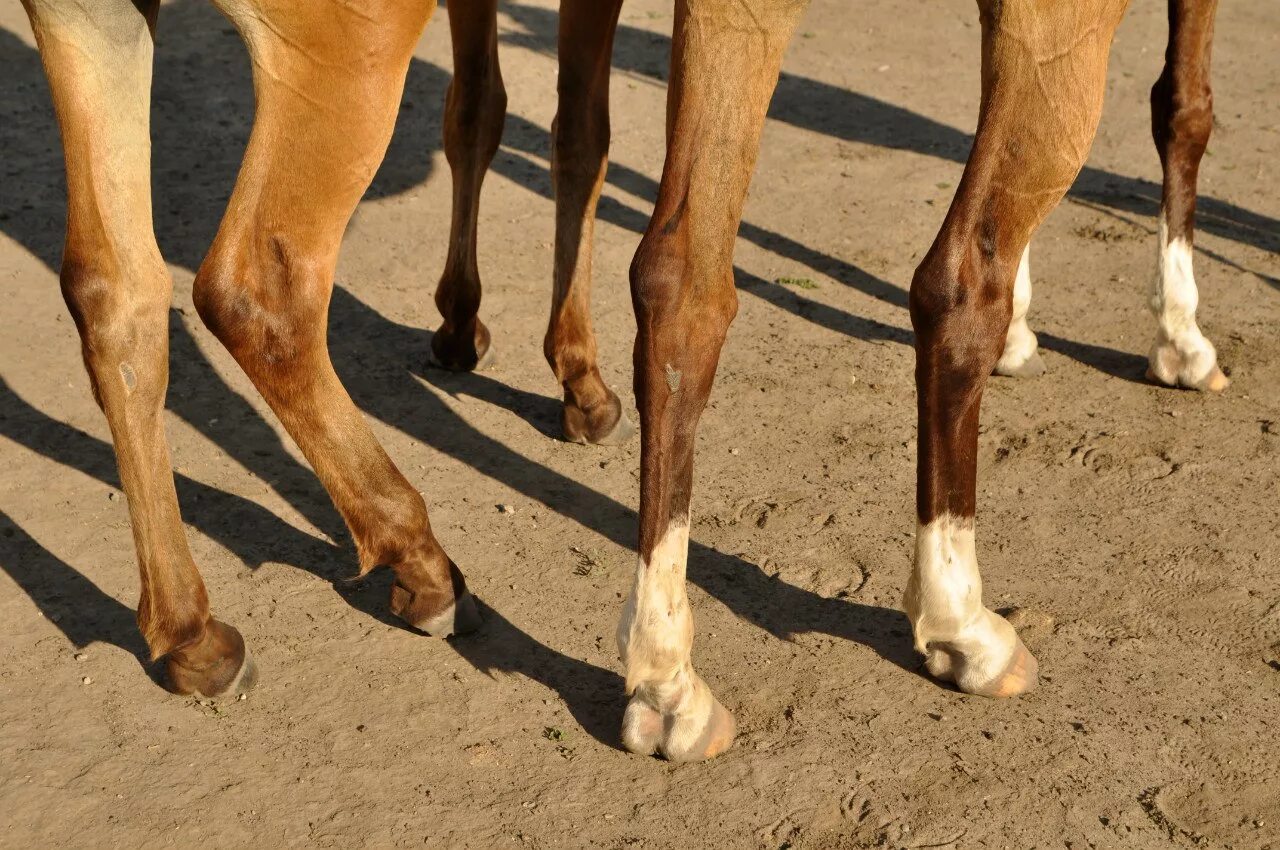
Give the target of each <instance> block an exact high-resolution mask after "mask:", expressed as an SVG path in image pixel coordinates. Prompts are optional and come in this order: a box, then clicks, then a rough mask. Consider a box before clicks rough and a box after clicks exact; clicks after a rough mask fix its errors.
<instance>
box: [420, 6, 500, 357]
mask: <svg viewBox="0 0 1280 850" xmlns="http://www.w3.org/2000/svg"><path fill="white" fill-rule="evenodd" d="M449 31H450V33H451V34H452V37H453V80H452V82H450V83H449V92H448V94H447V95H446V96H445V110H444V152H445V156H446V157H447V158H448V160H449V168H450V170H451V171H452V173H453V221H452V224H451V226H450V229H449V256H448V259H447V260H445V264H444V273H443V274H442V275H441V276H440V284H439V286H437V287H436V307H437V308H438V309H439V310H440V315H441V317H442V318H443V319H444V321H443V323H442V324H441V325H440V328H439V330H437V331H436V332H435V335H434V336H433V337H432V338H431V362H432V363H433V364H434V365H436V366H440V367H442V368H445V369H452V370H455V371H467V370H472V369H483V368H484V367H485V366H488V365H489V364H490V363H491V362H492V361H493V349H492V348H491V347H490V338H489V329H488V328H486V327H485V326H484V323H483V322H481V321H480V319H479V317H478V316H477V315H476V314H477V313H478V312H479V310H480V269H479V266H478V264H477V261H476V226H477V220H478V218H479V215H480V187H481V184H483V183H484V176H485V173H486V172H487V171H488V170H489V163H490V162H492V161H493V155H494V154H495V153H496V152H497V150H498V143H499V142H501V141H502V125H503V123H504V122H505V120H506V116H507V91H506V89H505V88H503V85H502V71H501V69H500V68H499V67H498V22H497V0H468V2H464V3H451V4H450V5H449Z"/></svg>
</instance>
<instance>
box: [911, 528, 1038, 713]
mask: <svg viewBox="0 0 1280 850" xmlns="http://www.w3.org/2000/svg"><path fill="white" fill-rule="evenodd" d="M903 605H904V607H905V608H906V611H907V617H908V619H910V620H911V625H912V629H913V631H914V633H915V645H916V650H917V651H919V652H920V653H921V654H922V655H924V656H925V657H926V661H925V664H926V666H927V668H928V669H929V672H930V673H931V674H933V675H934V676H936V677H938V678H939V679H942V680H944V681H953V682H955V684H956V686H957V687H958V688H960V690H962V691H965V692H966V693H971V694H980V695H983V696H1012V695H1014V694H1017V693H1022V692H1024V691H1027V690H1030V689H1031V688H1033V687H1035V684H1036V679H1037V668H1036V662H1035V659H1034V658H1033V657H1032V656H1031V653H1029V652H1027V649H1026V647H1025V646H1023V644H1022V641H1021V640H1020V639H1019V638H1018V634H1017V632H1016V631H1014V628H1013V626H1011V625H1010V624H1009V622H1008V621H1007V620H1005V619H1004V618H1003V617H1001V616H999V615H998V614H996V613H994V612H993V611H990V610H989V609H987V608H985V607H984V606H983V605H982V577H981V576H980V575H979V573H978V565H977V558H976V554H975V544H974V528H973V520H971V519H963V518H956V517H951V516H947V515H944V516H942V517H939V518H938V519H936V520H934V521H933V522H931V523H929V524H928V525H925V526H922V527H921V528H920V529H919V530H918V531H917V535H916V562H915V568H914V569H913V571H912V574H911V580H910V581H909V582H908V583H907V591H906V594H905V596H904V598H903Z"/></svg>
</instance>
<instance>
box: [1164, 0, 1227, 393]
mask: <svg viewBox="0 0 1280 850" xmlns="http://www.w3.org/2000/svg"><path fill="white" fill-rule="evenodd" d="M1217 9H1218V3H1217V0H1169V47H1168V49H1167V50H1166V52H1165V64H1164V71H1163V72H1162V73H1161V74H1160V79H1159V80H1157V81H1156V84H1155V85H1154V86H1152V88H1151V134H1152V136H1153V137H1154V138H1155V142H1156V150H1157V151H1158V152H1159V154H1160V165H1161V167H1162V168H1163V169H1164V190H1163V193H1162V195H1161V199H1160V237H1159V238H1160V246H1159V248H1160V253H1159V255H1158V262H1157V265H1156V274H1155V276H1154V277H1153V278H1152V282H1151V298H1150V301H1149V305H1150V307H1151V312H1152V313H1153V314H1155V317H1156V338H1155V342H1154V343H1153V344H1152V346H1151V355H1150V358H1149V359H1150V367H1149V368H1148V370H1147V378H1148V379H1149V380H1152V381H1159V382H1160V383H1162V384H1167V385H1169V386H1184V387H1189V388H1191V389H1198V390H1210V391H1212V392H1221V391H1222V390H1224V389H1226V388H1227V385H1228V384H1229V383H1230V381H1229V380H1227V376H1226V375H1224V374H1223V373H1222V370H1221V369H1220V368H1218V354H1217V352H1216V351H1215V350H1214V348H1213V343H1211V342H1209V340H1208V339H1206V338H1205V335H1204V334H1202V333H1201V332H1200V328H1199V326H1198V325H1196V307H1197V306H1198V304H1199V302H1200V294H1199V292H1198V291H1197V290H1196V278H1195V274H1194V272H1193V271H1192V247H1191V246H1192V241H1193V238H1194V235H1195V232H1194V231H1195V217H1196V176H1197V174H1198V173H1199V171H1200V158H1201V157H1202V156H1203V155H1204V149H1205V146H1206V145H1208V143H1209V133H1210V132H1211V131H1212V130H1213V92H1212V91H1211V89H1210V87H1209V54H1210V51H1211V49H1212V47H1213V17H1214V13H1215V12H1216V11H1217Z"/></svg>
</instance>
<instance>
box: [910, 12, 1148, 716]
mask: <svg viewBox="0 0 1280 850" xmlns="http://www.w3.org/2000/svg"><path fill="white" fill-rule="evenodd" d="M1126 5H1127V0H1090V2H1083V3H1078V4H1077V3H1035V4H1033V3H1001V2H998V0H980V2H979V7H980V10H981V18H982V107H981V112H980V115H979V119H978V133H977V136H976V138H975V139H974V143H973V150H972V152H971V153H970V155H969V162H968V164H967V165H966V166H965V171H964V177H963V179H962V180H961V182H960V187H959V189H958V190H957V192H956V197H955V200H954V201H953V202H952V204H951V208H950V210H949V211H948V212H947V217H946V219H945V221H944V222H943V225H942V229H941V232H940V233H939V234H938V237H937V239H936V240H935V241H934V243H933V247H932V248H930V249H929V252H928V254H927V255H926V256H925V258H924V260H923V261H922V262H921V264H920V266H919V268H917V269H916V273H915V277H914V280H913V281H912V284H911V302H910V303H911V322H912V325H913V326H914V328H915V331H916V385H917V388H918V393H919V398H918V401H919V415H920V425H919V464H918V467H917V493H916V500H917V502H916V507H917V511H918V519H919V523H920V525H919V529H918V532H917V537H916V554H915V568H914V570H913V572H912V575H911V579H910V581H909V582H908V585H907V591H906V596H905V600H904V604H905V607H906V610H907V616H908V617H909V618H910V620H911V623H912V626H913V628H914V631H915V641H916V648H917V649H918V650H919V651H920V652H922V653H924V654H925V655H926V656H927V665H928V668H929V671H930V672H931V673H933V675H935V676H937V677H939V678H941V679H947V680H952V681H954V682H955V683H956V685H957V686H958V687H959V688H960V689H961V690H964V691H967V692H969V693H975V694H984V695H988V696H1011V695H1013V694H1017V693H1020V692H1022V691H1025V690H1028V689H1030V688H1032V687H1034V686H1035V684H1036V681H1037V670H1036V662H1035V659H1034V658H1032V656H1031V654H1030V653H1028V652H1027V650H1026V647H1024V646H1023V645H1022V642H1021V640H1020V639H1019V638H1018V636H1017V634H1016V633H1015V632H1014V630H1013V627H1012V626H1010V625H1009V623H1008V622H1007V621H1005V620H1004V619H1003V618H1001V617H999V616H997V615H996V614H995V613H993V612H992V611H990V610H988V609H987V608H985V607H983V604H982V579H981V576H980V575H979V574H978V565H977V560H976V555H975V543H974V513H975V507H976V476H977V439H978V411H979V407H980V405H981V401H982V390H983V386H984V384H985V383H986V379H987V376H988V375H990V374H991V371H992V367H993V366H994V365H995V363H996V361H997V360H998V359H999V357H1000V355H1001V350H1002V348H1003V347H1004V344H1005V338H1006V334H1007V331H1008V328H1009V321H1010V318H1011V316H1012V313H1013V297H1014V295H1013V293H1014V279H1015V276H1016V273H1017V269H1018V265H1019V262H1020V258H1022V257H1023V254H1024V250H1025V249H1026V246H1027V243H1028V241H1029V240H1030V238H1031V233H1032V232H1033V231H1034V230H1035V228H1036V227H1037V225H1039V223H1040V222H1041V221H1043V219H1044V217H1045V216H1046V215H1047V214H1048V213H1049V211H1050V210H1051V209H1053V207H1054V206H1055V205H1056V204H1057V203H1058V201H1059V200H1061V198H1062V196H1063V194H1064V193H1065V192H1066V191H1067V189H1068V188H1069V187H1070V185H1071V182H1072V181H1073V180H1074V179H1075V177H1076V175H1077V173H1078V172H1079V170H1080V167H1081V166H1082V165H1083V164H1084V160H1085V157H1086V156H1087V154H1088V150H1089V146H1090V144H1091V143H1092V140H1093V135H1094V132H1095V130H1096V129H1097V124H1098V118H1099V116H1100V114H1101V111H1102V96H1103V90H1104V88H1105V82H1106V68H1107V55H1108V53H1109V51H1110V46H1111V39H1112V35H1113V33H1114V31H1115V27H1116V25H1117V24H1118V23H1119V22H1120V18H1121V17H1122V16H1123V14H1124V10H1125V7H1126Z"/></svg>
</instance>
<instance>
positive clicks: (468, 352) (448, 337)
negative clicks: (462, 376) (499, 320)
mask: <svg viewBox="0 0 1280 850" xmlns="http://www.w3.org/2000/svg"><path fill="white" fill-rule="evenodd" d="M494 359H495V358H494V352H493V343H492V341H491V340H490V338H489V329H488V328H486V327H485V326H484V324H483V323H482V322H481V321H480V320H479V319H476V327H475V331H473V332H471V333H469V334H466V333H464V334H461V335H459V334H457V333H456V332H453V331H449V330H446V329H445V328H443V327H442V328H440V330H438V331H436V332H435V335H434V336H432V337H431V353H430V354H429V355H428V356H427V364H428V365H430V366H433V367H435V368H437V369H446V370H448V371H450V372H480V371H483V370H485V369H488V368H489V367H490V366H492V365H493V364H494Z"/></svg>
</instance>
